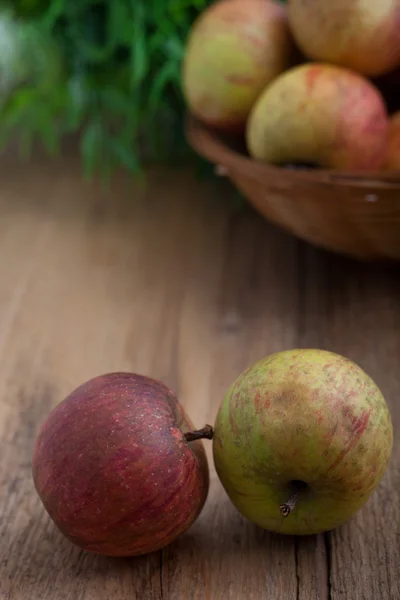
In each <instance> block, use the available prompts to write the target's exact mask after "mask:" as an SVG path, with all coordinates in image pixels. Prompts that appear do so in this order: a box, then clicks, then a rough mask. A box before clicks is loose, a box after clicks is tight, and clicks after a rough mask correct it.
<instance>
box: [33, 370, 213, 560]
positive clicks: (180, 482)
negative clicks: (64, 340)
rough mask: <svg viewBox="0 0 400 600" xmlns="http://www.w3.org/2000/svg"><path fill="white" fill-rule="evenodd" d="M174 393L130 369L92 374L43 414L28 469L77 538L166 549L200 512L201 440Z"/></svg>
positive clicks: (103, 549)
mask: <svg viewBox="0 0 400 600" xmlns="http://www.w3.org/2000/svg"><path fill="white" fill-rule="evenodd" d="M206 437H208V438H211V437H212V428H211V427H210V426H206V427H205V428H203V429H202V430H198V431H193V426H192V424H191V422H190V420H189V419H188V417H187V416H186V415H185V412H184V410H183V408H182V406H181V405H180V404H179V403H178V401H177V399H176V397H175V396H174V394H173V393H172V392H171V390H169V389H168V388H167V387H166V386H165V385H164V384H162V383H161V382H159V381H157V380H154V379H151V378H148V377H145V376H142V375H137V374H134V373H110V374H105V375H101V376H98V377H95V378H93V379H91V380H89V381H87V382H86V383H83V384H82V385H81V386H79V387H78V388H77V389H75V390H74V391H73V392H72V393H71V394H70V395H69V396H68V397H67V398H66V399H65V400H63V401H62V402H61V403H60V404H58V405H57V406H56V407H55V408H54V409H53V411H52V412H51V413H50V414H49V415H48V417H47V419H46V420H45V422H44V424H43V426H42V428H41V430H40V432H39V434H38V437H37V439H36V443H35V448H34V453H33V460H32V471H33V480H34V485H35V487H36V490H37V492H38V494H39V497H40V499H41V500H42V503H43V505H44V507H45V509H46V510H47V512H48V513H49V515H50V517H51V518H52V519H53V521H54V523H55V524H56V525H57V527H58V528H59V529H60V531H61V532H62V533H63V534H64V535H65V536H66V537H67V538H68V539H69V540H70V541H71V542H74V543H75V544H76V545H77V546H79V547H81V548H83V549H84V550H88V551H91V552H94V553H98V554H104V555H108V556H136V555H140V554H145V553H149V552H153V551H155V550H158V549H160V548H163V547H164V546H166V545H167V544H169V543H170V542H172V541H173V540H174V539H175V538H176V537H178V536H179V535H180V534H182V533H183V532H184V531H185V530H187V529H188V528H189V526H190V525H191V524H192V523H193V522H194V520H195V519H196V518H197V516H198V515H199V514H200V511H201V509H202V508H203V505H204V503H205V500H206V497H207V494H208V487H209V471H208V464H207V459H206V455H205V452H204V448H203V445H202V442H201V440H200V439H201V438H206Z"/></svg>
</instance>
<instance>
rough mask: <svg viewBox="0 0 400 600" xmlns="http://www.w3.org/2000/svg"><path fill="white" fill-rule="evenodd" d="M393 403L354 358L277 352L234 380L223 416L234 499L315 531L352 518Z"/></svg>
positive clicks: (246, 508) (251, 514) (222, 449)
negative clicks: (389, 402) (389, 404)
mask: <svg viewBox="0 0 400 600" xmlns="http://www.w3.org/2000/svg"><path fill="white" fill-rule="evenodd" d="M392 445H393V428H392V421H391V416H390V413H389V409H388V406H387V404H386V402H385V400H384V398H383V396H382V394H381V392H380V390H379V389H378V387H377V385H376V384H375V383H374V381H372V379H371V378H370V377H369V376H368V375H367V374H366V373H365V372H364V371H363V370H362V369H361V368H360V367H359V366H358V365H357V364H355V363H354V362H352V361H350V360H348V359H347V358H345V357H343V356H340V355H338V354H335V353H333V352H328V351H325V350H319V349H293V350H288V351H283V352H277V353H275V354H272V355H270V356H267V357H265V358H264V359H262V360H260V361H258V362H257V363H255V364H254V365H253V366H251V367H250V368H248V369H247V370H246V371H244V372H243V373H242V374H241V375H239V377H238V378H237V379H236V381H235V382H234V383H233V384H232V385H231V387H230V389H229V390H228V392H227V394H226V396H225V398H224V399H223V401H222V403H221V406H220V408H219V411H218V414H217V419H216V422H215V429H214V439H213V451H214V461H215V466H216V470H217V473H218V475H219V477H220V479H221V481H222V484H223V485H224V487H225V490H226V492H227V494H228V496H229V497H230V499H231V500H232V502H233V504H234V505H235V506H236V508H237V509H238V510H239V511H240V512H241V513H242V514H243V515H244V516H245V517H247V518H248V519H250V520H251V521H253V522H254V523H255V524H257V525H259V526H260V527H262V528H265V529H269V530H272V531H276V532H280V533H284V534H298V535H307V534H315V533H320V532H324V531H327V530H330V529H333V528H335V527H337V526H339V525H341V524H342V523H344V522H345V521H347V520H348V519H350V518H351V517H352V516H353V515H354V514H355V513H356V512H357V511H358V510H359V509H360V508H361V507H362V506H363V505H364V504H365V502H366V501H367V500H368V498H369V497H370V496H371V494H372V493H373V491H374V490H375V489H376V487H377V486H378V484H379V482H380V481H381V479H382V477H383V475H384V473H385V471H386V468H387V466H388V462H389V459H390V456H391V452H392Z"/></svg>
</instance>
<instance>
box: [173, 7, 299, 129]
mask: <svg viewBox="0 0 400 600" xmlns="http://www.w3.org/2000/svg"><path fill="white" fill-rule="evenodd" d="M292 59H294V45H293V42H292V37H291V34H290V31H289V28H288V23H287V14H286V7H284V6H282V5H280V4H278V3H277V2H274V1H273V0H220V1H219V2H216V3H213V4H211V6H209V7H208V8H207V9H205V10H204V11H203V12H202V13H201V14H200V16H199V17H198V18H197V19H196V20H195V22H194V23H193V25H192V27H191V29H190V32H189V35H188V38H187V42H186V47H185V55H184V60H183V67H182V90H183V94H184V97H185V100H186V103H187V105H188V108H189V110H190V111H191V112H192V114H193V115H194V116H196V117H197V118H198V119H200V120H201V121H202V122H204V123H206V124H207V125H210V126H212V127H215V128H216V129H219V130H225V131H232V132H239V131H240V132H243V130H244V127H245V123H246V119H247V116H248V114H249V111H250V109H251V107H252V105H253V103H254V101H255V100H256V98H257V96H258V94H259V93H260V92H261V90H262V89H263V88H264V87H265V86H266V85H267V83H269V82H270V81H272V80H273V79H274V78H275V77H276V76H277V75H279V73H281V72H282V71H284V70H285V69H286V68H287V67H288V66H289V65H290V61H291V60H292Z"/></svg>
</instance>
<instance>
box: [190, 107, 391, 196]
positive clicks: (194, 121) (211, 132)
mask: <svg viewBox="0 0 400 600" xmlns="http://www.w3.org/2000/svg"><path fill="white" fill-rule="evenodd" d="M185 133H186V137H187V140H188V142H189V144H190V145H191V147H192V148H193V149H194V150H195V151H196V152H197V153H198V154H200V155H201V156H203V157H204V158H206V159H207V160H209V161H210V162H213V163H214V164H216V165H218V166H219V167H223V168H224V169H226V171H227V175H228V176H229V174H230V173H229V172H230V170H232V171H233V172H234V171H236V172H241V173H243V174H247V175H248V174H249V173H251V177H252V178H253V179H257V180H259V181H260V182H261V181H265V180H266V179H267V178H268V176H272V175H274V176H275V177H276V176H277V175H280V176H281V175H282V173H284V175H285V178H286V180H291V181H292V182H295V181H297V182H300V181H302V182H308V183H310V184H321V185H342V186H347V187H354V188H375V189H392V190H396V189H398V190H399V191H400V171H384V172H382V171H369V172H368V173H366V172H361V171H358V172H357V171H342V170H336V169H322V168H321V169H290V168H285V167H279V166H276V165H268V164H265V163H262V162H259V161H257V160H255V159H253V158H251V157H249V156H247V155H246V154H244V153H241V152H238V151H237V150H235V149H234V148H233V147H232V146H231V145H230V144H229V143H227V142H225V141H224V140H223V139H222V134H220V133H219V132H218V131H216V130H215V129H213V128H211V127H209V126H207V125H206V124H204V123H202V122H201V121H200V120H199V119H198V118H196V117H195V116H194V115H193V114H191V113H190V112H188V113H187V115H186V119H185Z"/></svg>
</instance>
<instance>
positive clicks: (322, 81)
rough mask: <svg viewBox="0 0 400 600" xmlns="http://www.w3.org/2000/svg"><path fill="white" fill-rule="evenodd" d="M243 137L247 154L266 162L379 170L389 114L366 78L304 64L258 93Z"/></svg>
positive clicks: (376, 91)
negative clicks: (245, 141) (245, 140)
mask: <svg viewBox="0 0 400 600" xmlns="http://www.w3.org/2000/svg"><path fill="white" fill-rule="evenodd" d="M246 139H247V146H248V150H249V153H250V155H251V156H252V157H253V158H255V159H257V160H260V161H263V162H266V163H274V164H285V163H313V164H315V165H318V166H320V167H326V168H336V169H347V170H364V171H365V170H378V169H380V168H381V166H382V165H383V162H384V160H385V155H386V148H387V140H388V115H387V110H386V107H385V103H384V100H383V98H382V95H381V94H380V92H379V91H378V90H377V88H376V87H375V86H374V85H373V84H372V83H371V82H370V81H368V80H367V79H366V78H365V77H364V76H362V75H359V74H357V73H354V72H353V71H351V70H349V69H344V68H343V67H337V66H333V65H328V64H325V63H306V64H303V65H300V66H296V67H292V68H291V69H289V70H287V71H286V72H285V73H282V74H281V75H279V76H278V77H277V78H276V79H275V81H273V82H272V83H271V84H270V85H269V86H267V88H266V89H265V90H264V91H263V92H262V93H261V94H260V96H259V97H258V99H257V101H256V103H255V104H254V106H253V108H252V110H251V113H250V116H249V119H248V122H247V131H246Z"/></svg>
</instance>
